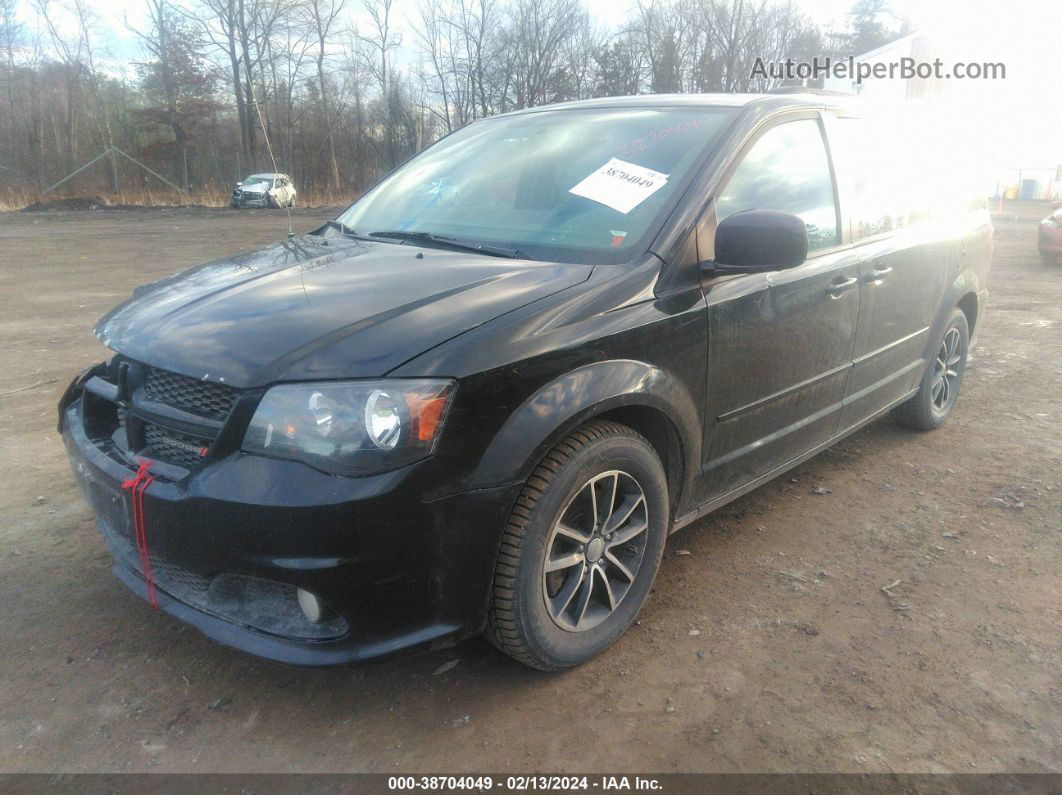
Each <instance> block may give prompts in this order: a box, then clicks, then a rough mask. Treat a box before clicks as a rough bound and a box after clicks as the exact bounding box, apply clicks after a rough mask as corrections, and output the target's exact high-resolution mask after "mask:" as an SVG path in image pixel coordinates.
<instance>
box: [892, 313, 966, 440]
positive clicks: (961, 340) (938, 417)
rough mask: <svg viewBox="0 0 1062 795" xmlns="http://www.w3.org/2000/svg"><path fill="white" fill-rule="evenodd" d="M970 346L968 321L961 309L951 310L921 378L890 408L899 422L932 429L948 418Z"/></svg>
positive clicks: (956, 394)
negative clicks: (909, 393)
mask: <svg viewBox="0 0 1062 795" xmlns="http://www.w3.org/2000/svg"><path fill="white" fill-rule="evenodd" d="M969 347H970V324H969V323H968V322H967V320H966V313H965V312H963V311H962V310H961V309H958V308H956V309H954V310H952V313H951V317H949V318H948V322H947V324H946V325H945V326H944V333H943V334H942V335H941V337H940V339H939V341H938V342H937V347H936V349H935V351H936V352H935V353H934V356H933V359H932V361H930V363H929V367H927V368H926V373H925V375H924V376H922V382H921V384H920V385H919V387H918V392H916V393H915V394H914V395H913V396H912V397H911V398H910V399H909V400H907V401H906V402H904V403H901V404H900V405H899V406H897V407H896V408H895V409H894V410H893V416H895V417H896V419H897V420H898V421H899V422H900V424H901V425H906V426H907V427H908V428H913V429H915V430H917V431H932V430H935V429H937V428H939V427H940V426H941V425H943V424H944V423H945V422H947V420H948V416H949V415H950V414H951V410H952V409H953V408H955V401H956V400H958V399H959V388H960V387H961V386H962V379H963V375H964V374H965V372H966V354H967V352H968V350H969Z"/></svg>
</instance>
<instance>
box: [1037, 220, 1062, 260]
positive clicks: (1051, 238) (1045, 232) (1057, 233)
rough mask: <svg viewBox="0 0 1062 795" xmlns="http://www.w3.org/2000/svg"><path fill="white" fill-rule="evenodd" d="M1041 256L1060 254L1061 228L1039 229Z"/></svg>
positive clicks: (1061, 250) (1061, 242)
mask: <svg viewBox="0 0 1062 795" xmlns="http://www.w3.org/2000/svg"><path fill="white" fill-rule="evenodd" d="M1039 247H1040V253H1041V254H1062V227H1058V226H1056V227H1045V226H1041V227H1040V235H1039Z"/></svg>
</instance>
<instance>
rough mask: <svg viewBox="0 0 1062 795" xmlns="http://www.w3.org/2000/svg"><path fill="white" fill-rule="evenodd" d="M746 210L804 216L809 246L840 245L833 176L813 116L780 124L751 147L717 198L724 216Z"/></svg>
mask: <svg viewBox="0 0 1062 795" xmlns="http://www.w3.org/2000/svg"><path fill="white" fill-rule="evenodd" d="M742 210H779V211H781V212H786V213H792V214H793V215H796V216H799V217H800V218H802V219H803V221H804V223H805V224H806V225H807V228H808V251H816V250H818V249H824V248H830V247H832V246H837V245H840V243H841V235H840V227H839V225H838V222H837V203H836V199H835V196H834V190H833V175H832V172H831V171H830V161H829V158H828V157H827V156H826V147H825V145H824V144H823V140H822V132H821V131H820V129H819V125H818V122H816V121H814V120H812V119H806V120H801V121H791V122H787V123H785V124H780V125H778V126H777V127H774V128H772V129H770V130H768V131H767V132H766V133H764V134H763V135H762V136H761V137H760V138H759V139H758V140H757V141H756V143H755V144H753V145H752V148H751V149H749V151H748V153H747V154H746V155H745V158H744V159H743V160H742V161H741V164H740V165H739V166H738V167H737V169H736V170H735V171H734V173H733V175H732V176H731V178H730V181H729V182H728V183H727V186H726V187H725V188H724V189H723V191H722V193H720V195H719V198H718V200H717V202H716V217H717V218H718V220H720V221H722V220H723V219H724V218H726V217H727V216H729V215H733V214H734V213H737V212H741V211H742Z"/></svg>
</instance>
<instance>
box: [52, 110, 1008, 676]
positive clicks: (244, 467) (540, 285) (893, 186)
mask: <svg viewBox="0 0 1062 795" xmlns="http://www.w3.org/2000/svg"><path fill="white" fill-rule="evenodd" d="M875 132H877V133H879V134H878V135H876V136H874V135H873V133H875ZM881 132H882V128H881V126H880V123H878V122H874V121H871V120H870V119H868V118H863V117H861V116H860V112H858V111H857V110H855V109H853V108H851V107H849V106H847V105H846V104H845V103H844V102H843V101H841V100H839V99H836V98H833V97H824V96H817V95H808V94H804V95H768V96H741V95H720V96H647V97H633V98H611V99H601V100H591V101H585V102H573V103H568V104H562V105H554V106H548V107H540V108H532V109H529V110H524V111H519V112H516V113H511V114H508V115H504V116H499V117H495V118H491V119H486V120H483V121H480V122H477V123H474V124H471V125H469V126H467V127H464V128H462V129H461V130H459V131H457V132H455V133H453V134H451V135H449V136H448V137H446V138H444V139H443V140H441V141H439V142H438V143H436V144H435V145H433V146H431V147H429V148H428V149H427V150H425V151H424V152H422V153H420V154H419V155H417V156H416V157H414V158H412V159H411V160H409V161H408V162H407V163H405V164H404V165H402V166H401V167H399V168H398V169H396V170H395V171H394V172H392V173H391V174H389V175H388V176H387V177H385V178H384V179H383V180H381V181H380V183H379V184H377V185H376V186H375V187H374V188H373V189H372V190H370V191H369V192H368V193H366V194H365V195H364V196H363V197H362V198H361V199H359V200H358V201H357V202H355V203H354V204H353V205H352V206H351V207H349V208H348V209H347V210H345V211H344V212H343V213H341V214H340V215H339V216H338V218H336V219H335V220H334V221H330V222H328V223H327V224H325V225H324V226H323V227H321V228H320V229H318V230H316V231H314V232H311V233H309V234H304V235H298V236H293V237H289V238H288V239H287V240H284V241H283V242H280V243H277V244H276V245H272V246H268V247H266V248H263V249H260V250H257V251H253V252H251V253H242V254H239V255H236V256H233V257H230V258H226V259H222V260H218V261H215V262H211V263H208V264H206V265H201V266H199V267H197V268H193V269H191V270H188V271H185V272H184V273H181V274H178V275H175V276H172V277H170V278H167V279H163V280H161V281H158V282H155V283H153V284H150V285H147V286H145V287H142V288H139V289H138V290H136V291H135V292H134V294H133V296H132V298H130V299H129V300H128V301H126V302H125V303H123V304H122V305H120V306H119V307H117V308H116V309H114V310H113V311H112V312H111V313H110V314H108V315H107V316H106V317H105V318H104V319H103V320H102V321H101V322H100V324H99V326H98V328H97V333H98V336H99V337H100V339H101V340H102V341H103V342H104V343H105V344H106V345H107V346H108V347H109V348H111V349H112V350H113V351H114V356H113V358H111V359H110V360H109V361H107V362H104V363H102V364H99V365H97V366H95V367H93V368H91V369H89V370H88V371H86V372H85V373H83V374H82V375H81V376H79V377H78V378H77V379H76V380H75V381H74V383H73V384H71V386H70V388H69V389H68V390H67V393H66V395H65V396H64V398H63V400H62V403H61V405H60V421H59V422H60V428H61V430H62V432H63V437H64V440H65V444H66V448H67V450H68V452H69V455H70V458H71V461H72V465H73V469H74V472H75V474H76V477H77V480H78V481H79V483H80V485H81V486H82V488H83V491H84V493H85V494H86V496H87V498H88V500H89V502H90V504H91V505H92V508H93V510H94V512H95V514H96V516H97V517H98V525H99V528H100V530H101V531H102V534H103V537H104V538H105V540H106V542H107V544H108V545H109V547H110V549H111V551H112V553H113V555H114V558H115V566H114V571H115V573H116V574H117V576H118V577H119V578H120V579H121V580H122V581H123V582H124V583H125V584H126V585H127V586H128V587H129V588H131V589H132V590H133V591H134V592H136V593H138V594H140V595H141V596H143V597H145V598H147V599H149V600H150V601H151V603H152V604H153V605H155V606H156V607H157V608H159V609H161V610H163V611H165V612H167V613H169V614H171V615H173V616H175V617H177V618H179V619H181V620H183V621H186V622H188V623H189V624H192V625H193V626H195V627H196V628H198V629H199V630H201V631H202V632H203V633H205V634H206V635H208V636H210V637H211V638H214V639H216V640H218V641H220V642H222V643H225V644H228V645H230V646H234V647H237V648H240V649H243V650H245V651H248V652H251V653H253V654H258V655H262V656H265V657H270V658H273V659H277V660H283V661H287V662H291V663H296V664H305V665H325V664H336V663H346V662H351V661H358V660H367V659H370V658H375V657H379V656H381V655H385V654H389V653H391V652H397V651H400V650H411V649H431V648H437V647H441V646H445V645H448V644H452V643H454V642H456V641H458V640H459V639H461V638H463V637H467V636H470V635H474V634H476V633H480V632H485V633H486V635H487V637H488V638H489V639H490V641H491V642H492V643H493V644H494V645H495V646H497V647H498V648H499V649H501V650H502V651H504V652H505V653H507V654H509V655H511V656H513V657H515V658H516V659H517V660H519V661H521V662H523V663H526V664H527V665H530V666H534V667H536V668H541V669H557V668H563V667H567V666H572V665H577V664H579V663H581V662H583V661H585V660H586V659H588V658H589V657H591V656H593V655H594V654H597V653H598V652H600V651H602V650H603V649H605V648H606V647H607V646H608V645H609V644H611V643H612V642H613V641H615V640H616V638H617V637H618V636H619V635H620V634H621V633H622V632H623V631H624V629H625V628H626V627H627V626H628V625H629V624H630V623H631V621H632V620H633V619H634V617H635V615H636V614H637V612H638V610H639V608H640V607H641V606H642V603H643V602H644V601H645V599H646V596H647V594H648V593H649V590H650V588H651V586H652V583H653V578H654V576H655V575H656V572H657V569H658V568H659V566H660V561H661V556H662V552H663V549H664V542H665V539H666V537H667V535H668V533H670V532H672V531H675V530H677V529H678V528H680V527H682V526H683V525H686V524H688V523H690V522H692V521H693V520H695V519H697V518H698V517H701V516H703V515H705V514H706V513H708V512H709V511H711V510H713V509H714V508H717V507H718V506H720V505H722V504H724V503H726V502H728V501H729V500H733V499H734V498H736V497H738V496H739V495H741V494H744V493H745V492H747V491H749V490H750V489H753V488H755V487H756V486H758V485H760V484H762V483H764V482H765V481H767V480H769V479H770V478H773V477H775V476H777V475H778V474H780V473H782V472H785V471H786V470H787V469H789V468H791V467H793V466H795V465H797V464H799V463H800V462H802V461H804V460H806V459H807V458H809V457H810V456H812V455H814V454H815V453H817V452H818V451H820V450H822V449H824V448H825V447H827V446H829V445H831V444H833V443H834V442H836V441H837V440H838V439H840V438H842V437H844V436H845V435H846V434H849V433H851V432H852V431H854V430H856V429H857V428H859V427H860V426H862V425H865V424H866V423H868V422H871V421H872V420H874V419H875V418H877V417H880V416H881V415H882V414H884V413H885V412H888V411H890V410H891V411H893V413H894V414H895V416H896V417H897V418H898V419H899V420H900V421H902V422H903V423H905V424H906V425H909V426H911V427H914V428H918V429H924V430H929V429H933V428H937V427H939V426H940V425H942V424H943V423H944V421H945V420H946V419H947V417H948V414H949V413H950V412H951V410H952V408H953V406H954V405H955V401H956V398H957V396H958V393H959V387H960V385H961V383H962V378H963V369H964V366H965V362H966V356H967V351H968V350H969V348H970V344H971V336H972V335H973V333H974V332H975V331H976V330H977V329H978V326H979V325H980V323H979V321H980V318H981V315H982V311H983V307H984V304H985V299H986V295H987V293H986V290H985V279H986V275H987V271H988V269H989V260H990V253H991V245H992V239H991V235H992V230H991V225H990V222H989V219H988V214H987V212H986V211H985V210H984V209H977V208H973V209H971V208H970V207H969V206H962V205H960V204H958V203H954V202H945V201H940V200H932V201H931V200H928V199H925V197H926V196H928V195H929V194H928V193H927V192H924V191H921V190H920V189H919V179H920V178H921V175H920V174H919V173H917V172H916V173H911V171H912V170H911V169H909V168H906V157H905V155H904V153H903V151H899V152H898V153H897V152H893V153H891V154H890V153H888V152H887V151H885V150H882V149H878V148H877V146H871V145H870V144H869V143H868V142H869V141H870V140H875V139H876V140H881V139H883V138H884V139H887V138H888V137H889V135H888V134H887V133H888V131H887V130H886V135H884V136H883V135H881V134H880V133H881ZM903 148H904V147H902V146H901V147H897V149H899V150H902V149H903ZM145 256H150V252H145Z"/></svg>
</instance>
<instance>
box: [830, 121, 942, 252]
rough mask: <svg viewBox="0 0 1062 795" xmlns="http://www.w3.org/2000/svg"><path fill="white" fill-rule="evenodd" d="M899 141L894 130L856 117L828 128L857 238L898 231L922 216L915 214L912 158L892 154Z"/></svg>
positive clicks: (915, 192) (892, 127) (895, 152)
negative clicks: (849, 193)
mask: <svg viewBox="0 0 1062 795" xmlns="http://www.w3.org/2000/svg"><path fill="white" fill-rule="evenodd" d="M900 139H902V136H900V135H899V134H898V133H897V132H896V130H895V127H894V126H890V127H887V128H884V127H882V126H879V125H876V124H872V123H870V122H868V121H866V120H864V119H857V118H839V119H837V123H836V124H835V125H834V127H833V129H832V130H831V141H832V142H833V144H834V148H835V150H836V154H837V159H838V162H839V163H840V165H841V173H842V174H844V175H846V176H847V177H848V179H849V181H850V184H851V186H852V202H851V205H852V222H853V230H852V231H853V235H854V238H855V239H856V240H860V239H863V238H867V237H873V236H875V235H881V234H884V233H886V232H894V231H896V230H897V229H903V228H904V227H906V226H908V225H909V224H910V223H912V221H914V220H917V218H918V217H919V216H920V215H922V213H918V212H916V211H915V206H916V205H917V204H919V202H918V200H917V199H916V198H915V197H916V195H917V194H918V192H919V191H918V187H919V183H918V181H916V180H913V179H912V174H911V170H912V169H911V168H910V161H911V160H912V158H911V157H910V155H907V156H905V155H904V154H903V153H902V152H900V151H897V150H898V145H897V143H896V142H897V140H900Z"/></svg>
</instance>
